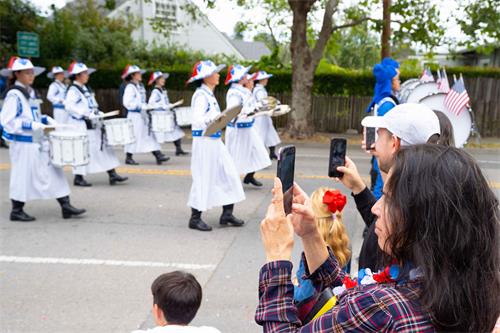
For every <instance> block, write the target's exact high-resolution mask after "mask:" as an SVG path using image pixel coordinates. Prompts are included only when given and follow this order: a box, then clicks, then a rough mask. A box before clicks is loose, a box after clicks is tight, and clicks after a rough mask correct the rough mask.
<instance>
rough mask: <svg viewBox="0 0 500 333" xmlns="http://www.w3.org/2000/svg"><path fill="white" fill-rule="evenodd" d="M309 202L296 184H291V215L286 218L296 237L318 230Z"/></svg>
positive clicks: (307, 197) (305, 194)
mask: <svg viewBox="0 0 500 333" xmlns="http://www.w3.org/2000/svg"><path fill="white" fill-rule="evenodd" d="M310 202H311V200H310V198H309V196H308V195H307V193H306V192H304V190H303V189H302V188H300V186H299V185H298V184H297V183H295V184H293V204H292V214H290V215H288V216H287V218H288V219H289V220H290V221H291V223H292V225H293V230H294V231H295V233H296V234H297V236H299V237H301V238H303V237H306V236H307V235H309V234H311V233H314V232H316V231H317V229H318V227H317V225H316V222H315V221H314V212H313V210H312V208H311V204H310Z"/></svg>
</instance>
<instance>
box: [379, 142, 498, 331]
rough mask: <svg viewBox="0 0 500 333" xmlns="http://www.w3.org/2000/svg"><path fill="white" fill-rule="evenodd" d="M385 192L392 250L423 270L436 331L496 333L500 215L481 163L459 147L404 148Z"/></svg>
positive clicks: (426, 299)
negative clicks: (494, 329)
mask: <svg viewBox="0 0 500 333" xmlns="http://www.w3.org/2000/svg"><path fill="white" fill-rule="evenodd" d="M385 192H386V193H387V194H386V197H385V200H386V206H385V209H386V214H387V216H388V220H389V223H390V225H391V228H390V229H391V234H390V236H389V237H388V239H387V241H386V248H388V249H390V252H391V255H392V256H393V257H394V258H395V259H397V260H398V261H399V262H400V263H408V262H411V263H413V264H414V265H415V266H417V267H419V268H420V269H421V270H422V273H423V288H422V294H421V295H420V299H421V302H422V305H423V306H424V308H425V309H427V310H428V311H429V313H430V315H431V318H432V320H433V323H434V325H435V327H436V328H437V329H438V330H440V331H453V332H491V331H492V330H493V327H494V326H495V322H496V320H497V318H498V316H499V315H500V297H499V296H498V291H499V290H500V251H499V245H500V244H499V225H500V222H499V221H500V213H499V207H498V199H497V198H496V196H495V194H494V193H493V191H492V190H491V189H490V188H489V186H488V182H487V181H486V179H485V177H484V176H483V174H482V172H481V169H480V168H479V166H478V164H477V163H476V161H475V160H474V159H473V158H472V157H471V156H470V155H469V154H467V153H466V152H465V151H463V150H460V149H457V148H454V147H446V146H441V145H431V144H425V145H416V146H411V147H408V148H404V149H402V150H400V151H399V152H398V154H397V156H396V161H395V165H394V166H393V168H392V169H391V174H390V177H389V180H388V182H387V184H386V188H385ZM495 290H496V291H495Z"/></svg>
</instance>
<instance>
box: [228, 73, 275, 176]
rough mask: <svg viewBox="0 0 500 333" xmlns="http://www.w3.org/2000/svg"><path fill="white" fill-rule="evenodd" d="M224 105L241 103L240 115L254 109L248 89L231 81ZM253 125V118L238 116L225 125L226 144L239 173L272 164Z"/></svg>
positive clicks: (230, 105)
mask: <svg viewBox="0 0 500 333" xmlns="http://www.w3.org/2000/svg"><path fill="white" fill-rule="evenodd" d="M226 105H227V107H228V108H230V107H233V106H236V105H243V109H242V110H241V115H246V114H248V113H250V112H252V111H253V110H254V108H255V100H254V99H253V96H252V92H251V91H250V90H248V89H247V88H245V87H243V86H241V85H239V84H235V83H233V84H232V85H231V87H230V88H229V90H228V91H227V95H226ZM253 125H254V120H253V119H251V120H250V119H241V118H240V117H239V118H238V120H237V121H236V124H234V123H233V122H230V123H229V124H228V126H227V127H226V145H227V148H228V150H229V153H230V154H231V156H232V157H233V160H234V162H235V164H236V169H237V170H238V173H239V174H247V173H250V172H255V171H258V170H261V169H264V168H267V167H268V166H270V165H271V164H272V163H271V160H270V159H269V155H268V153H267V150H266V147H265V146H264V142H263V141H262V139H261V138H260V137H259V135H258V133H257V131H256V129H255V128H254V127H253Z"/></svg>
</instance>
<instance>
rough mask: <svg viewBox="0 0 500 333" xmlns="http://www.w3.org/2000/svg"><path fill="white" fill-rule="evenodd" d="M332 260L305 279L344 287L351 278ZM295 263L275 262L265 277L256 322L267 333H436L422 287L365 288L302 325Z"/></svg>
mask: <svg viewBox="0 0 500 333" xmlns="http://www.w3.org/2000/svg"><path fill="white" fill-rule="evenodd" d="M329 253H330V256H329V257H328V259H327V260H326V261H325V262H324V263H323V264H322V265H321V267H319V268H318V269H317V270H316V271H315V272H314V273H313V274H309V272H308V271H307V262H306V261H305V260H306V259H305V256H304V255H302V260H304V262H305V263H306V275H305V277H306V278H308V279H310V280H311V281H312V282H313V285H314V286H315V287H316V289H317V290H324V289H325V288H328V287H330V288H331V287H335V286H339V285H342V280H343V278H344V276H345V273H344V272H343V271H342V270H341V268H340V267H339V265H338V262H337V259H336V258H335V256H334V255H333V252H332V251H331V249H329ZM291 273H292V263H291V262H289V261H274V262H270V263H267V264H266V265H264V266H263V267H262V269H261V271H260V278H259V305H258V307H257V311H256V313H255V321H256V322H257V323H258V324H259V325H262V326H263V327H264V332H279V333H285V332H302V333H305V332H316V333H326V332H350V331H353V332H393V331H397V332H434V331H435V330H434V327H433V325H432V323H431V319H430V316H429V315H428V313H427V312H425V311H424V310H423V309H422V307H421V305H420V302H419V300H418V295H419V293H420V292H421V283H420V282H419V280H418V279H416V280H412V281H409V282H403V281H399V283H385V284H371V285H361V286H357V287H355V288H353V289H348V290H347V291H346V292H344V293H343V294H342V295H340V296H338V300H337V305H335V307H334V308H333V309H332V310H331V311H330V312H328V313H326V314H324V315H323V316H321V317H319V318H318V319H316V320H314V321H312V322H310V323H308V324H307V325H305V326H301V322H300V320H299V318H298V316H297V309H296V308H295V305H294V303H293V284H292V282H291Z"/></svg>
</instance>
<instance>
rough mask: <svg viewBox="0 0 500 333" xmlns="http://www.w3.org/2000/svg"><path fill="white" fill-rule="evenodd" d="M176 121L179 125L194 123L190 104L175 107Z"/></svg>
mask: <svg viewBox="0 0 500 333" xmlns="http://www.w3.org/2000/svg"><path fill="white" fill-rule="evenodd" d="M174 112H175V121H176V122H177V125H179V126H191V124H192V123H193V114H192V113H191V107H190V106H181V107H179V108H175V109H174Z"/></svg>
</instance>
